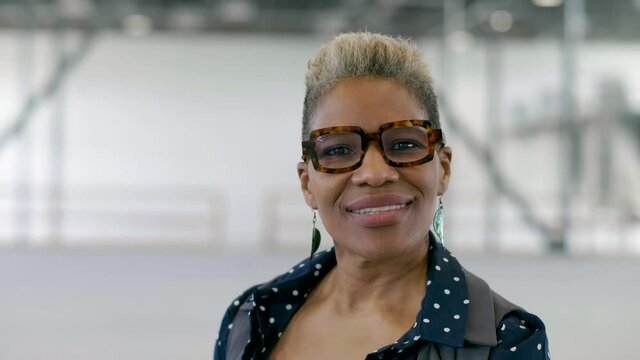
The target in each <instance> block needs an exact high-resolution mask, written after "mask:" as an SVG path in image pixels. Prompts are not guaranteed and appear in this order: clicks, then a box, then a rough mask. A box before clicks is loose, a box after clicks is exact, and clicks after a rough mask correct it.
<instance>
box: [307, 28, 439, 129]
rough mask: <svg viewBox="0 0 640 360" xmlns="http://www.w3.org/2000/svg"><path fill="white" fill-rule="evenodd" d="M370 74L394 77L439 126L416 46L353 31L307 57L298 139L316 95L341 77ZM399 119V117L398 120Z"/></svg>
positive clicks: (429, 83)
mask: <svg viewBox="0 0 640 360" xmlns="http://www.w3.org/2000/svg"><path fill="white" fill-rule="evenodd" d="M353 77H373V78H380V79H385V80H395V81H397V82H399V83H400V84H402V85H403V86H404V87H406V88H407V90H409V92H410V93H411V94H413V95H414V96H415V98H416V100H417V101H418V104H419V105H420V107H421V108H422V110H423V111H424V112H425V113H426V114H427V116H428V117H429V118H428V120H430V121H431V122H432V124H433V126H434V127H435V128H440V119H439V116H438V105H437V99H436V95H435V93H434V91H433V80H432V79H431V75H430V73H429V70H428V68H427V64H426V63H425V62H424V61H423V59H422V55H421V54H420V51H419V50H418V49H417V47H416V45H415V44H413V43H412V42H409V41H408V40H406V39H403V38H400V37H397V38H393V37H390V36H386V35H382V34H375V33H370V32H354V33H345V34H341V35H338V36H337V37H335V38H334V39H333V40H331V41H330V42H328V43H327V44H325V45H323V46H322V47H321V48H320V49H319V50H318V52H317V54H316V55H315V56H314V57H313V58H312V59H311V60H309V64H308V69H307V74H306V76H305V85H306V92H305V97H304V106H303V112H302V139H303V140H304V139H306V138H308V137H309V133H310V131H311V129H310V124H309V123H310V121H311V118H312V117H313V114H314V111H315V110H316V107H317V105H318V101H319V100H320V98H321V97H322V96H323V95H324V94H326V93H327V92H328V91H329V90H330V89H331V88H332V87H333V86H334V85H336V84H337V83H338V82H340V81H341V80H344V79H347V78H353ZM398 120H402V119H398Z"/></svg>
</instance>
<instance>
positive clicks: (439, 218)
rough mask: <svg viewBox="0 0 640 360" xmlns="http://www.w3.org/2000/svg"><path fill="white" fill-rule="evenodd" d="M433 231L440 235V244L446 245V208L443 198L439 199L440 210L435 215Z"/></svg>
mask: <svg viewBox="0 0 640 360" xmlns="http://www.w3.org/2000/svg"><path fill="white" fill-rule="evenodd" d="M433 230H434V231H435V232H436V235H438V238H439V239H440V243H442V245H444V207H443V206H442V196H440V197H439V198H438V209H437V210H436V213H435V214H433Z"/></svg>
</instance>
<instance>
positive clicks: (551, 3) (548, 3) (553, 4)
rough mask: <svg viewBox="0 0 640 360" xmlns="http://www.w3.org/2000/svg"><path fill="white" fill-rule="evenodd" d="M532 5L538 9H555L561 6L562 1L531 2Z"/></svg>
mask: <svg viewBox="0 0 640 360" xmlns="http://www.w3.org/2000/svg"><path fill="white" fill-rule="evenodd" d="M532 1H533V4H534V5H536V6H540V7H556V6H560V5H562V3H563V2H564V1H563V0H532Z"/></svg>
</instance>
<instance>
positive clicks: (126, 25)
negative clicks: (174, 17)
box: [122, 15, 153, 37]
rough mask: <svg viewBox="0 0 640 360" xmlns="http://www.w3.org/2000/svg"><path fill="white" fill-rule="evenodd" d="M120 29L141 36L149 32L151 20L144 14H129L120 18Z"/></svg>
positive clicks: (130, 34) (151, 26)
mask: <svg viewBox="0 0 640 360" xmlns="http://www.w3.org/2000/svg"><path fill="white" fill-rule="evenodd" d="M122 31H124V33H125V34H127V35H129V36H132V37H142V36H147V35H149V34H151V32H152V31H153V21H151V18H149V17H148V16H144V15H129V16H127V17H126V18H124V20H122Z"/></svg>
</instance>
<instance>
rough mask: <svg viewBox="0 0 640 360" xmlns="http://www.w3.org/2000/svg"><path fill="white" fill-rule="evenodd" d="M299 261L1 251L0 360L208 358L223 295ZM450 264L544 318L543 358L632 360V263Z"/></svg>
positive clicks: (518, 260) (506, 260)
mask: <svg viewBox="0 0 640 360" xmlns="http://www.w3.org/2000/svg"><path fill="white" fill-rule="evenodd" d="M297 258H298V256H297V255H293V254H279V255H274V254H271V255H268V256H259V255H258V254H257V253H253V254H249V255H247V254H246V253H245V254H240V253H239V252H236V253H225V254H221V253H215V252H213V251H210V250H208V251H201V252H195V251H194V252H185V251H182V252H180V251H156V252H152V253H149V252H144V253H143V252H141V251H131V250H129V251H115V250H100V251H98V250H86V249H85V250H77V249H75V250H69V249H66V250H55V251H51V250H48V251H43V250H16V249H3V250H0V359H2V360H37V359H49V360H57V359H65V360H74V359H83V360H84V359H93V360H100V359H118V360H126V359H154V360H163V359H210V358H211V353H212V350H211V348H212V343H213V340H214V339H215V337H216V335H217V330H218V325H219V321H220V318H221V316H222V313H223V311H224V309H225V307H226V306H227V304H228V303H229V302H230V301H231V299H232V298H233V297H234V296H235V295H237V294H238V293H239V292H240V291H241V290H243V289H244V288H246V287H247V286H249V285H250V284H253V283H256V282H259V281H261V280H266V279H268V278H269V277H271V276H272V275H275V274H277V273H278V272H281V271H284V270H286V269H288V267H289V266H290V265H291V264H292V263H293V262H294V261H296V259H297ZM458 258H459V259H460V261H461V262H462V264H463V265H464V266H465V267H466V268H468V269H469V270H471V271H473V272H475V273H476V274H478V275H481V276H483V277H484V278H485V279H488V280H489V282H490V284H492V286H493V287H494V288H495V289H496V290H497V291H498V292H501V293H502V294H503V295H505V296H506V297H507V298H509V299H511V300H512V301H514V302H516V303H519V304H521V305H522V306H524V307H525V308H527V309H528V310H529V311H531V312H534V313H537V314H538V315H539V316H540V317H541V318H542V319H543V320H544V321H545V323H546V325H547V331H548V334H549V337H550V346H551V355H552V358H555V359H638V358H640V356H639V355H637V350H636V349H634V348H633V346H634V345H635V343H634V341H637V337H638V335H640V331H639V330H637V326H638V324H639V323H640V311H639V310H638V309H637V307H636V306H635V304H637V303H638V298H639V297H640V287H639V286H638V285H639V284H640V281H639V280H638V279H639V278H640V260H634V259H586V258H577V259H572V258H565V257H545V258H531V257H497V256H492V257H487V256H482V257H481V256H478V255H464V254H458Z"/></svg>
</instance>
